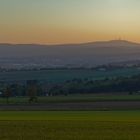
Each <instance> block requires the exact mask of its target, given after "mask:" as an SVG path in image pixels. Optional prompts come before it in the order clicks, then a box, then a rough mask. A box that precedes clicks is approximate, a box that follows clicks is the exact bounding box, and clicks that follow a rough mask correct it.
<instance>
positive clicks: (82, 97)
mask: <svg viewBox="0 0 140 140" xmlns="http://www.w3.org/2000/svg"><path fill="white" fill-rule="evenodd" d="M28 100H29V97H10V98H9V104H27V103H28ZM101 101H140V94H134V95H128V94H127V93H110V94H107V93H102V94H72V95H68V96H64V95H62V96H61V95H60V96H48V97H38V102H37V103H36V104H39V103H41V104H43V103H82V102H101ZM0 104H7V102H6V99H5V98H2V97H1V98H0Z"/></svg>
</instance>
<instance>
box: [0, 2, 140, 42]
mask: <svg viewBox="0 0 140 140" xmlns="http://www.w3.org/2000/svg"><path fill="white" fill-rule="evenodd" d="M120 37H121V38H122V39H126V40H130V41H136V42H140V0H0V42H6V43H41V44H44V43H45V44H59V43H78V42H89V41H96V40H111V39H118V38H120Z"/></svg>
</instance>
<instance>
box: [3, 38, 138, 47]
mask: <svg viewBox="0 0 140 140" xmlns="http://www.w3.org/2000/svg"><path fill="white" fill-rule="evenodd" d="M112 41H124V42H130V43H135V44H140V42H136V41H130V40H125V39H121V38H119V39H111V40H97V41H87V42H77V43H74V42H73V43H10V42H8V43H6V42H0V45H40V46H59V45H80V44H81V45H82V44H90V43H99V42H112Z"/></svg>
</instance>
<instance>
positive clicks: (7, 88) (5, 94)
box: [4, 86, 12, 104]
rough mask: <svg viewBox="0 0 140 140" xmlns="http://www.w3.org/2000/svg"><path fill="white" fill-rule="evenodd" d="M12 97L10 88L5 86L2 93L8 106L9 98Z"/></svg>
mask: <svg viewBox="0 0 140 140" xmlns="http://www.w3.org/2000/svg"><path fill="white" fill-rule="evenodd" d="M10 96H12V92H11V88H10V87H9V86H7V87H6V88H5V91H4V97H5V98H6V102H7V104H9V98H10Z"/></svg>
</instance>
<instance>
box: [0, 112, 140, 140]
mask: <svg viewBox="0 0 140 140" xmlns="http://www.w3.org/2000/svg"><path fill="white" fill-rule="evenodd" d="M139 132H140V111H35V112H33V111H30V112H28V111H24V112H21V111H13V112H10V111H5V112H2V111H1V112H0V139H1V140H30V139H33V140H93V139H94V140H132V139H133V140H139V139H140V133H139Z"/></svg>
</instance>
